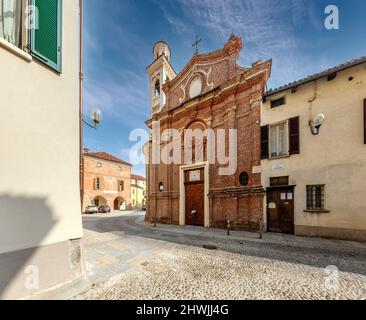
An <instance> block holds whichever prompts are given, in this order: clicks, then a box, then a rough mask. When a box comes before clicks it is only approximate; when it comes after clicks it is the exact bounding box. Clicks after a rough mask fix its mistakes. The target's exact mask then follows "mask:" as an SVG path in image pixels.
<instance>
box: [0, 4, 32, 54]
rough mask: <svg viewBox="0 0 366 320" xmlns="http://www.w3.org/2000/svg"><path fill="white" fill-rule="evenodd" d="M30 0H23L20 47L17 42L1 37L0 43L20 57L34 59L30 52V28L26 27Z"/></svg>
mask: <svg viewBox="0 0 366 320" xmlns="http://www.w3.org/2000/svg"><path fill="white" fill-rule="evenodd" d="M29 1H30V0H21V6H22V7H21V21H20V27H19V30H20V37H21V41H20V47H18V46H16V45H15V44H12V43H11V42H9V41H8V40H6V39H4V38H0V44H1V46H3V47H5V48H6V49H8V50H9V51H10V52H12V53H14V54H16V55H18V56H19V57H21V58H23V59H25V60H27V61H32V56H31V55H30V54H29V34H28V28H27V27H26V18H27V13H26V10H25V9H26V8H27V7H28V6H29V4H30V2H29Z"/></svg>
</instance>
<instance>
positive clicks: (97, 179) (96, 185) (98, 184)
mask: <svg viewBox="0 0 366 320" xmlns="http://www.w3.org/2000/svg"><path fill="white" fill-rule="evenodd" d="M100 181H101V180H100V178H95V190H100Z"/></svg>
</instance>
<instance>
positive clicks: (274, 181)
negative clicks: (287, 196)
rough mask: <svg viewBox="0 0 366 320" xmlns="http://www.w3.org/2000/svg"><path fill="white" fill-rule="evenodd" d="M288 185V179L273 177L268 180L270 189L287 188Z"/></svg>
mask: <svg viewBox="0 0 366 320" xmlns="http://www.w3.org/2000/svg"><path fill="white" fill-rule="evenodd" d="M288 184H289V177H274V178H270V185H271V187H276V186H287V185H288Z"/></svg>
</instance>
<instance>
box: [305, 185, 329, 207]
mask: <svg viewBox="0 0 366 320" xmlns="http://www.w3.org/2000/svg"><path fill="white" fill-rule="evenodd" d="M319 187H320V199H318V198H317V196H318V195H317V193H316V192H317V190H316V188H319ZM325 187H326V185H325V184H311V185H306V210H305V212H329V211H328V210H326V197H325V196H326V194H325ZM310 193H311V194H310ZM319 201H320V206H318V205H317V204H318V202H319Z"/></svg>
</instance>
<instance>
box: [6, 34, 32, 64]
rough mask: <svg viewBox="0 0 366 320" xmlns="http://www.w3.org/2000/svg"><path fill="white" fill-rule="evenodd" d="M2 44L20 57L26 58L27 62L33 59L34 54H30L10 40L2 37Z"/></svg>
mask: <svg viewBox="0 0 366 320" xmlns="http://www.w3.org/2000/svg"><path fill="white" fill-rule="evenodd" d="M0 46H1V47H3V48H5V49H7V50H8V51H10V52H12V53H14V54H16V55H17V56H18V57H20V58H22V59H24V60H26V61H27V62H31V61H32V56H31V55H30V54H28V53H27V52H25V51H23V50H21V49H19V48H18V47H16V46H14V45H13V44H11V43H10V42H8V41H6V40H4V39H2V38H0Z"/></svg>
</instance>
